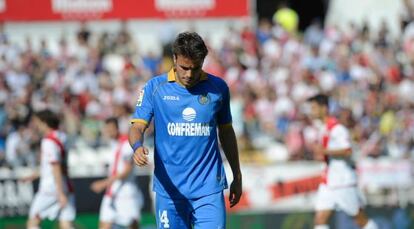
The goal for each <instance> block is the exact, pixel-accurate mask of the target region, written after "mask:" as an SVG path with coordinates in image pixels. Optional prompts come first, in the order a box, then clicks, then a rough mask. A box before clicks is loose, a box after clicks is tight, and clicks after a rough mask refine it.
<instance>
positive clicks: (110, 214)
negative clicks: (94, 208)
mask: <svg viewBox="0 0 414 229" xmlns="http://www.w3.org/2000/svg"><path fill="white" fill-rule="evenodd" d="M142 205H143V203H142V200H141V198H140V197H139V196H135V197H131V196H128V197H119V196H118V197H110V196H107V195H105V196H104V198H103V199H102V203H101V208H100V212H99V221H101V222H110V223H114V224H117V225H120V226H130V225H131V224H132V223H133V222H134V221H137V222H138V221H139V220H140V219H141V208H142Z"/></svg>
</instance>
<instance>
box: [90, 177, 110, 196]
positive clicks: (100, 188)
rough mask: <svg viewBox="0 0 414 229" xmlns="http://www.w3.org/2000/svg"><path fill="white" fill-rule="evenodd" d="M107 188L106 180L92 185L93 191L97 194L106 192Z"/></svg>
mask: <svg viewBox="0 0 414 229" xmlns="http://www.w3.org/2000/svg"><path fill="white" fill-rule="evenodd" d="M106 187H107V182H106V180H98V181H95V182H93V183H92V184H91V189H92V191H94V192H96V193H100V192H102V191H103V190H105V188H106Z"/></svg>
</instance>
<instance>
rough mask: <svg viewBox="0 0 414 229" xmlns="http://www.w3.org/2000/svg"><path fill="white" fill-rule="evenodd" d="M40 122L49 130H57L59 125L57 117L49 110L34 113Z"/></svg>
mask: <svg viewBox="0 0 414 229" xmlns="http://www.w3.org/2000/svg"><path fill="white" fill-rule="evenodd" d="M34 116H35V117H37V118H39V119H40V121H42V122H44V123H46V125H47V126H48V127H49V128H52V129H58V128H59V124H60V119H59V116H58V115H57V114H56V113H54V112H53V111H51V110H49V109H44V110H40V111H37V112H35V113H34Z"/></svg>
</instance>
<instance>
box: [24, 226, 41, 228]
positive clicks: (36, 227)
mask: <svg viewBox="0 0 414 229" xmlns="http://www.w3.org/2000/svg"><path fill="white" fill-rule="evenodd" d="M27 229H40V227H39V226H31V227H28V228H27Z"/></svg>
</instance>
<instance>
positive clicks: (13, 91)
mask: <svg viewBox="0 0 414 229" xmlns="http://www.w3.org/2000/svg"><path fill="white" fill-rule="evenodd" d="M412 16H413V15H408V16H407V17H406V18H403V20H401V31H402V32H401V35H400V36H398V37H392V36H391V34H390V33H389V31H388V27H387V24H386V23H385V22H384V23H383V25H382V27H381V29H380V30H379V31H378V32H373V31H371V30H370V27H369V26H367V25H364V26H356V25H353V24H351V25H349V26H348V27H347V28H346V29H339V28H337V27H328V26H327V27H323V26H322V25H321V23H320V22H319V21H314V22H313V23H312V24H311V25H310V26H309V27H308V28H307V29H306V30H305V31H304V32H303V33H300V34H299V33H297V32H295V31H293V32H292V31H289V32H287V30H285V29H284V28H283V27H282V26H281V25H279V24H277V23H273V22H272V21H269V20H266V19H263V20H260V21H259V23H258V25H257V26H255V27H250V26H245V27H244V28H241V29H235V28H229V31H228V34H227V35H226V39H225V40H223V42H222V47H220V48H218V49H214V48H212V47H210V50H209V55H208V57H207V59H206V61H205V63H204V70H205V71H207V72H209V73H212V74H215V75H217V76H220V77H223V78H224V79H225V80H226V82H227V83H228V85H229V87H230V90H231V109H232V114H233V125H234V128H235V131H236V135H237V137H238V140H239V146H240V149H241V151H242V153H247V154H248V153H249V152H267V154H274V155H276V158H280V159H281V160H312V159H314V155H313V152H312V151H311V149H310V148H311V147H310V145H311V144H312V143H313V142H314V141H316V139H315V129H314V127H313V125H312V121H311V120H309V118H308V117H307V115H306V114H307V112H309V108H308V106H307V104H306V99H307V98H308V97H310V96H312V95H314V94H316V93H318V92H323V93H326V94H328V95H330V96H331V98H332V100H331V104H330V105H331V106H330V109H331V112H332V114H333V115H335V116H337V117H338V118H339V120H340V121H341V122H342V123H344V124H345V125H346V126H348V127H349V128H350V130H351V132H352V137H353V139H354V140H355V141H354V142H355V143H356V144H355V149H356V150H355V151H356V152H358V156H359V157H368V156H369V157H380V156H390V157H394V158H414V138H413V136H414V96H412V94H411V93H412V92H413V91H414V22H413V20H412V19H413V17H412ZM127 28H128V27H127V22H125V23H122V26H121V27H120V30H119V31H118V32H116V33H109V32H108V33H102V34H98V33H95V32H93V30H91V28H89V27H88V25H87V24H86V23H80V26H79V30H78V32H77V34H76V42H75V43H76V44H75V46H73V45H72V46H70V45H69V44H68V40H67V38H66V37H62V38H61V40H60V41H59V47H58V49H55V50H53V51H52V50H51V49H50V47H49V44H48V41H47V40H42V41H41V44H40V48H37V49H34V48H33V44H32V41H31V39H30V37H28V38H27V41H26V44H25V46H24V47H20V46H18V45H16V44H15V43H14V42H13V41H12V40H9V39H8V34H6V33H5V32H4V30H2V29H1V27H0V59H1V60H0V165H3V166H11V167H14V166H22V165H28V166H34V165H36V163H37V155H38V150H39V140H40V139H39V138H40V136H39V134H38V133H36V131H35V130H34V129H33V128H32V124H31V121H30V117H31V114H32V112H33V111H36V110H39V109H42V108H45V107H48V108H50V109H53V110H54V111H56V112H58V113H59V114H60V115H61V117H62V129H63V130H64V131H66V132H67V134H68V140H69V141H68V142H69V143H68V144H69V145H70V146H73V147H76V146H77V145H79V144H80V142H81V143H82V144H83V145H84V146H87V147H90V148H97V147H100V146H102V144H105V141H103V140H102V134H101V126H102V121H103V120H104V119H105V118H108V117H110V116H115V117H118V118H119V120H120V123H121V126H120V127H121V132H123V133H127V131H128V128H129V120H130V116H131V114H132V112H133V110H134V107H135V103H136V99H137V97H138V91H139V89H140V88H141V87H142V86H143V85H144V84H145V82H146V81H147V80H148V79H150V78H151V77H153V76H155V75H157V74H160V73H162V72H165V71H168V70H169V68H171V64H172V61H171V50H170V44H169V43H168V41H167V42H165V43H164V44H163V45H164V47H163V52H162V53H161V54H160V55H156V54H154V53H148V54H146V55H142V54H141V53H140V52H139V45H140V44H139V43H137V42H136V40H135V39H134V37H133V36H132V35H131V33H130V31H129V30H128V29H127ZM170 42H171V40H170ZM151 132H152V131H151V130H149V131H148V135H149V137H150V136H151ZM277 154H281V156H280V157H278V156H277Z"/></svg>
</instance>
